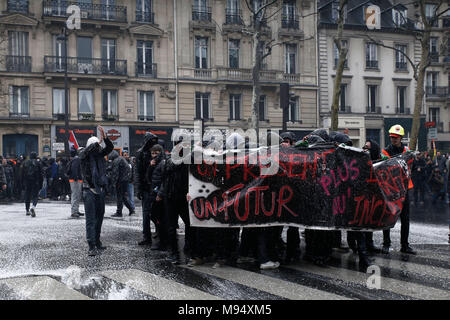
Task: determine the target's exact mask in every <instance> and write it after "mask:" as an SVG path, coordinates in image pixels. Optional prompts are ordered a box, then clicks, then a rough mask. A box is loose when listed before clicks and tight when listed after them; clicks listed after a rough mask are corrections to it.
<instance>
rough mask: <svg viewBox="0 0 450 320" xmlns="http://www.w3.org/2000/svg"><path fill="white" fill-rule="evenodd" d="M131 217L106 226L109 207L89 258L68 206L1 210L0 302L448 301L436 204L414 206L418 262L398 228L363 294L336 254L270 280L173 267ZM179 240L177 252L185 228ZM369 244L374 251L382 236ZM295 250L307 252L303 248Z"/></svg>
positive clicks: (229, 270) (447, 253)
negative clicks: (322, 263) (145, 244)
mask: <svg viewBox="0 0 450 320" xmlns="http://www.w3.org/2000/svg"><path fill="white" fill-rule="evenodd" d="M81 208H82V209H83V206H81ZM125 211H126V210H125ZM136 211H137V215H135V216H132V217H129V216H127V215H124V218H123V219H113V218H110V217H109V216H110V215H111V214H112V213H114V212H115V207H114V206H113V205H112V204H110V205H107V208H106V214H105V220H104V224H103V231H102V241H103V243H104V244H105V245H106V246H107V247H108V248H107V250H106V251H105V252H104V253H102V254H101V255H100V256H97V257H88V256H87V244H86V241H85V220H84V218H80V219H70V218H69V216H70V205H69V203H68V202H48V201H47V202H40V203H39V204H38V207H37V210H36V214H37V216H36V218H31V217H29V216H26V215H25V212H24V205H23V204H19V203H16V204H0V221H1V223H0V299H100V300H103V299H108V300H110V299H132V300H137V299H139V300H142V299H149V300H153V299H167V300H169V299H193V300H202V299H227V300H229V299H244V300H261V299H271V300H277V299H401V300H403V299H450V259H449V257H450V249H449V244H448V232H449V227H448V221H449V213H450V212H449V207H448V205H447V204H445V203H442V202H441V203H439V204H437V205H436V206H425V205H422V206H421V205H419V206H418V207H415V206H411V231H410V243H411V245H412V246H413V247H414V248H415V249H417V251H418V255H417V256H409V255H403V254H401V253H400V252H399V249H400V244H399V230H400V223H398V224H397V225H396V226H395V228H394V230H393V231H392V232H391V238H392V243H393V252H392V253H391V254H390V255H389V256H382V255H378V256H376V257H375V265H376V266H378V267H379V270H380V272H381V278H380V289H370V288H368V286H367V280H368V278H369V276H370V275H369V274H367V273H365V272H363V271H361V270H359V267H358V257H357V256H356V255H354V254H352V253H342V252H339V251H335V252H334V253H333V258H332V260H331V261H330V263H329V264H328V265H327V266H326V267H318V266H315V265H313V264H311V263H309V262H306V261H303V260H301V261H299V262H296V263H293V264H290V265H283V266H282V267H280V268H279V269H278V270H270V271H269V270H267V271H261V270H259V269H258V267H257V266H256V265H254V264H250V263H248V264H239V265H235V266H222V267H220V268H217V269H213V268H212V263H209V264H208V263H207V264H205V265H202V266H196V267H193V268H190V267H187V266H186V265H184V264H182V265H179V266H174V265H172V264H171V263H169V262H167V261H166V259H165V257H166V255H165V254H164V253H161V252H156V251H151V250H150V249H149V248H142V247H140V246H138V245H137V242H138V241H140V240H141V237H142V235H141V223H142V218H141V209H140V207H138V208H137V210H136ZM300 229H302V228H300ZM343 234H344V240H345V233H343ZM179 238H180V245H181V244H182V242H183V226H181V228H180V230H179ZM374 239H375V243H376V244H378V245H381V241H382V233H381V232H376V233H375V234H374ZM301 246H302V252H304V241H303V239H302V244H301Z"/></svg>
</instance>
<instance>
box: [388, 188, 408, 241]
mask: <svg viewBox="0 0 450 320" xmlns="http://www.w3.org/2000/svg"><path fill="white" fill-rule="evenodd" d="M400 222H401V224H402V225H401V228H400V244H401V246H402V247H407V246H409V243H408V237H409V196H408V193H407V194H406V197H405V201H404V202H403V209H402V211H401V212H400ZM383 246H384V247H390V246H391V229H386V230H383Z"/></svg>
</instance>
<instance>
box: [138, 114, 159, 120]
mask: <svg viewBox="0 0 450 320" xmlns="http://www.w3.org/2000/svg"><path fill="white" fill-rule="evenodd" d="M138 120H139V121H154V120H155V116H145V115H138Z"/></svg>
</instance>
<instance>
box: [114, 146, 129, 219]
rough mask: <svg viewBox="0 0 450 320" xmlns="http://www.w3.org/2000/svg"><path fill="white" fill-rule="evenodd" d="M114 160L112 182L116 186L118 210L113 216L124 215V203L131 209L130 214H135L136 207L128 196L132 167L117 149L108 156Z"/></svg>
mask: <svg viewBox="0 0 450 320" xmlns="http://www.w3.org/2000/svg"><path fill="white" fill-rule="evenodd" d="M108 158H109V160H111V161H112V174H111V184H112V185H113V186H115V187H116V195H117V211H116V213H115V214H113V215H112V217H116V218H117V217H119V218H120V217H122V209H123V205H124V204H125V206H126V207H127V209H128V210H129V214H130V216H131V215H132V214H134V207H133V206H132V205H131V202H130V199H129V196H128V183H129V181H130V177H131V168H130V166H129V164H128V162H127V160H125V158H123V157H121V156H119V154H118V153H117V151H113V152H111V153H110V154H109V156H108Z"/></svg>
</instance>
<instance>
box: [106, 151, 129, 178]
mask: <svg viewBox="0 0 450 320" xmlns="http://www.w3.org/2000/svg"><path fill="white" fill-rule="evenodd" d="M108 157H109V159H110V160H111V161H112V173H111V183H112V184H113V185H116V184H119V183H122V182H129V180H130V176H131V168H130V166H129V164H128V162H127V160H125V158H124V157H121V156H119V154H118V153H117V151H113V152H111V153H110V154H109V156H108Z"/></svg>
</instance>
